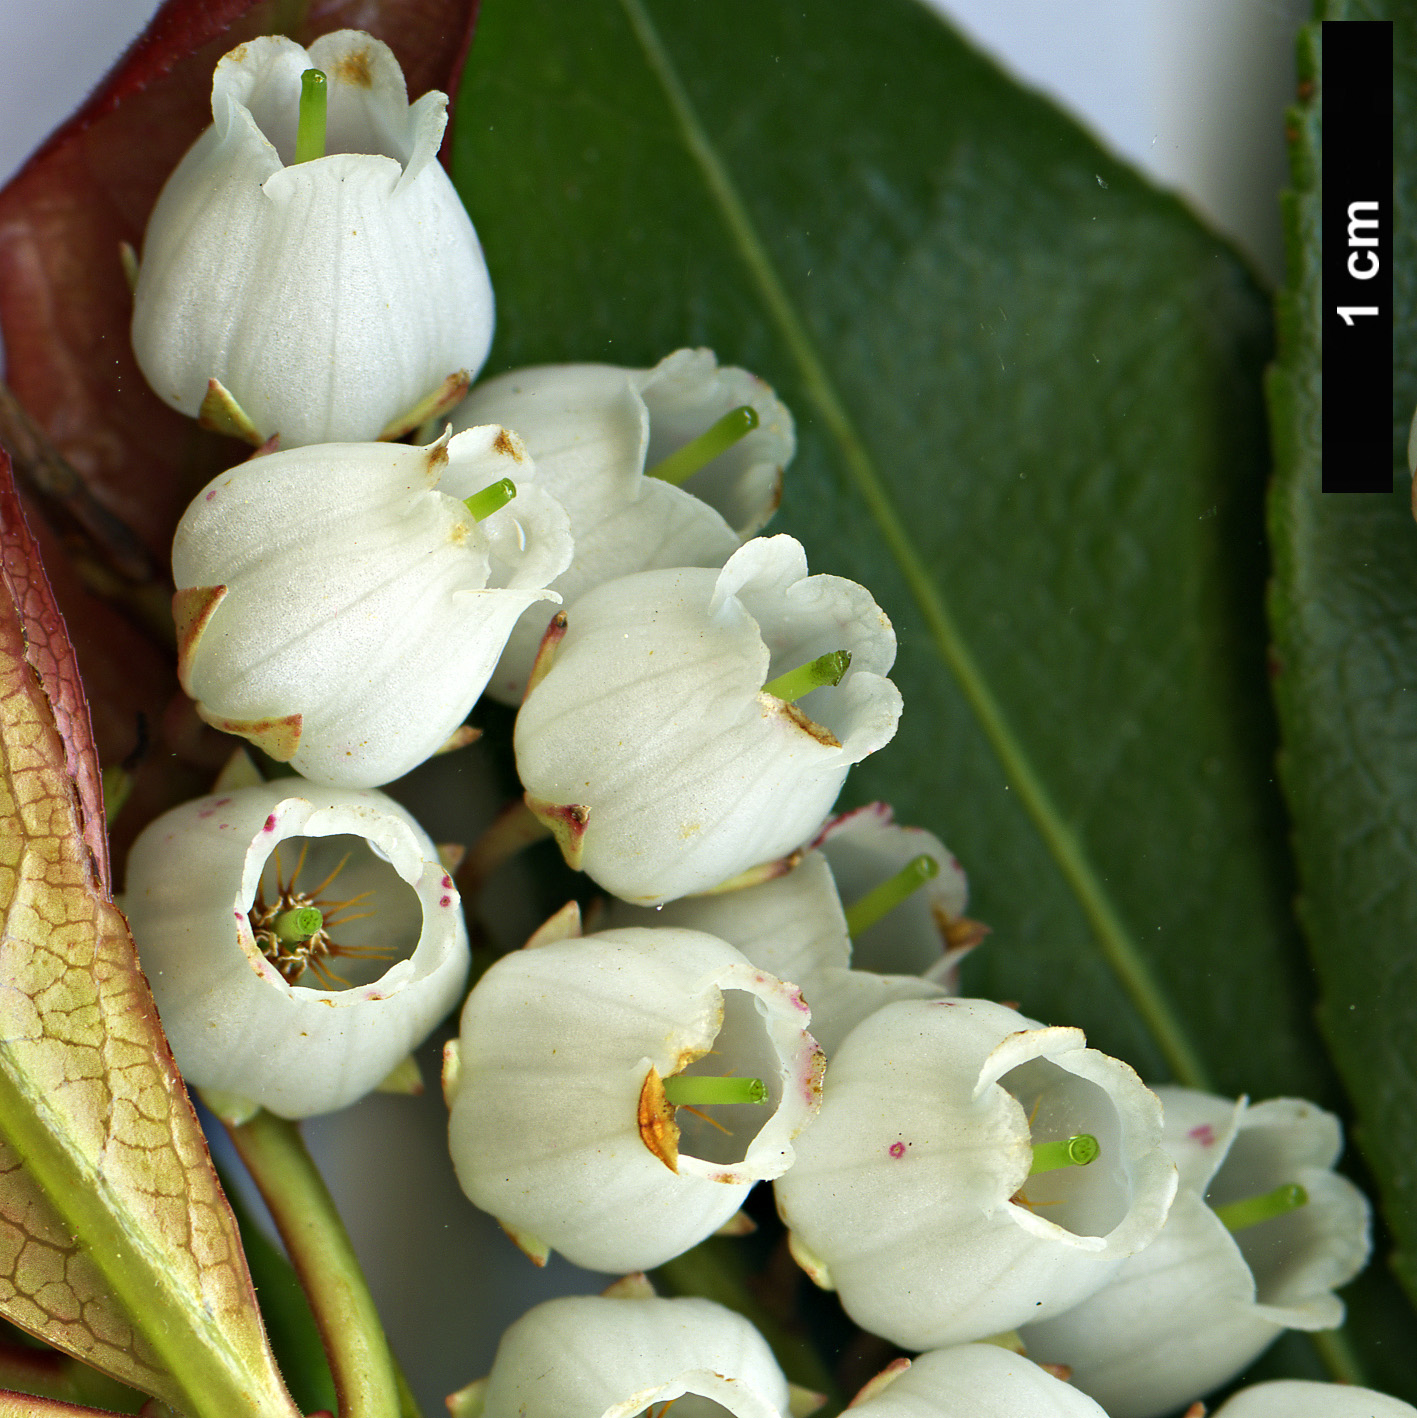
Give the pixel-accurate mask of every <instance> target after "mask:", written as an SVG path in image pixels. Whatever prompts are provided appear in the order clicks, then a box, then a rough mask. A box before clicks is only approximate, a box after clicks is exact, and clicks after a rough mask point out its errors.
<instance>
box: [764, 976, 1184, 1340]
mask: <svg viewBox="0 0 1417 1418" xmlns="http://www.w3.org/2000/svg"><path fill="white" fill-rule="evenodd" d="M1085 1044H1086V1040H1085V1039H1084V1037H1083V1034H1082V1031H1081V1030H1079V1029H1049V1028H1045V1027H1043V1026H1042V1025H1039V1024H1037V1023H1035V1022H1034V1021H1032V1020H1029V1019H1025V1018H1024V1017H1023V1016H1022V1015H1020V1014H1018V1013H1017V1012H1016V1011H1014V1010H1012V1009H1007V1008H1005V1007H1004V1006H1003V1005H997V1004H991V1003H989V1002H988V1001H985V1000H950V999H945V1000H934V1001H911V1002H904V1003H896V1004H889V1005H887V1006H886V1007H885V1008H883V1009H880V1010H878V1011H877V1012H876V1013H874V1014H872V1015H871V1016H870V1017H869V1018H867V1019H866V1020H865V1022H864V1023H862V1024H860V1025H858V1026H857V1027H856V1029H855V1030H853V1031H852V1033H851V1034H850V1035H848V1036H847V1038H846V1041H845V1042H844V1043H843V1044H842V1045H841V1046H840V1048H839V1049H838V1050H837V1052H836V1053H835V1054H834V1055H833V1056H832V1061H831V1068H830V1070H829V1071H828V1075H827V1081H826V1085H825V1090H824V1094H823V1100H822V1111H821V1115H820V1116H819V1117H818V1119H817V1121H816V1123H815V1124H814V1125H813V1127H812V1128H811V1130H810V1131H809V1132H807V1133H806V1134H805V1135H804V1136H803V1138H802V1140H801V1142H800V1143H799V1144H798V1149H797V1151H798V1156H797V1162H796V1164H795V1165H794V1166H793V1168H792V1170H791V1171H790V1172H788V1173H787V1174H786V1175H785V1176H784V1177H782V1178H780V1179H779V1181H778V1183H777V1197H778V1207H779V1210H780V1211H781V1212H782V1216H783V1219H784V1221H785V1222H786V1223H787V1225H788V1227H789V1229H790V1230H791V1232H792V1244H793V1249H794V1253H795V1254H796V1255H797V1257H798V1259H799V1261H801V1262H802V1263H803V1265H804V1267H805V1268H807V1269H808V1270H809V1273H810V1274H812V1275H813V1278H814V1279H816V1280H817V1281H818V1283H819V1284H820V1283H826V1284H828V1285H834V1286H835V1288H836V1289H837V1290H838V1291H839V1293H840V1296H841V1302H842V1305H843V1306H844V1307H845V1309H846V1312H847V1313H848V1314H849V1315H850V1316H851V1317H852V1318H853V1319H854V1320H855V1321H856V1322H857V1323H858V1324H860V1325H862V1326H863V1327H864V1328H866V1329H869V1330H870V1331H871V1332H872V1333H874V1334H879V1335H883V1336H885V1337H886V1338H888V1339H890V1340H892V1341H893V1342H895V1343H896V1344H899V1345H901V1346H902V1347H904V1348H907V1349H929V1348H935V1347H938V1346H941V1345H945V1344H956V1343H964V1342H968V1341H969V1340H973V1339H981V1338H984V1337H985V1336H988V1335H992V1334H998V1333H1001V1332H1003V1331H1005V1330H1009V1329H1013V1328H1015V1327H1016V1326H1017V1325H1019V1324H1021V1323H1022V1322H1023V1321H1024V1320H1026V1319H1029V1318H1031V1317H1033V1316H1035V1315H1039V1314H1044V1315H1047V1314H1056V1313H1058V1312H1059V1311H1061V1310H1063V1309H1066V1308H1067V1307H1068V1306H1069V1305H1073V1304H1076V1303H1077V1302H1078V1301H1079V1300H1080V1299H1082V1298H1083V1297H1084V1296H1086V1295H1088V1294H1090V1293H1092V1292H1093V1291H1094V1290H1096V1289H1097V1288H1099V1287H1100V1286H1101V1285H1103V1284H1104V1283H1105V1282H1106V1280H1107V1279H1108V1277H1109V1276H1110V1275H1111V1274H1113V1273H1114V1272H1115V1270H1116V1269H1117V1267H1118V1265H1120V1263H1121V1261H1122V1260H1123V1259H1124V1258H1125V1257H1126V1256H1128V1255H1130V1254H1132V1253H1134V1252H1135V1251H1137V1250H1139V1249H1140V1248H1141V1247H1142V1246H1144V1245H1146V1244H1147V1242H1148V1241H1150V1240H1151V1239H1152V1237H1153V1236H1155V1235H1156V1233H1157V1232H1158V1231H1159V1230H1160V1229H1161V1225H1162V1222H1163V1221H1164V1219H1165V1216H1166V1210H1167V1208H1168V1206H1169V1205H1170V1203H1171V1198H1172V1195H1173V1194H1174V1192H1175V1188H1176V1169H1175V1167H1174V1166H1172V1164H1171V1163H1170V1161H1169V1160H1168V1159H1167V1157H1166V1155H1165V1153H1164V1152H1163V1151H1162V1150H1161V1146H1160V1137H1161V1109H1160V1106H1159V1104H1158V1103H1157V1100H1156V1097H1155V1095H1154V1094H1152V1093H1151V1092H1149V1091H1148V1090H1147V1089H1146V1088H1145V1087H1143V1085H1142V1083H1141V1081H1140V1080H1139V1079H1138V1078H1137V1076H1136V1074H1134V1073H1133V1072H1132V1070H1131V1069H1130V1068H1128V1067H1127V1065H1126V1064H1124V1063H1121V1062H1119V1061H1118V1060H1116V1059H1112V1058H1108V1057H1107V1056H1106V1055H1105V1054H1100V1053H1098V1052H1097V1051H1096V1050H1094V1049H1088V1048H1086V1047H1084V1046H1085ZM1084 1137H1086V1138H1087V1139H1088V1140H1089V1141H1090V1142H1091V1144H1092V1148H1091V1150H1092V1152H1093V1154H1094V1156H1095V1160H1092V1161H1091V1162H1090V1163H1089V1164H1088V1165H1070V1166H1063V1165H1055V1164H1056V1163H1057V1162H1059V1161H1060V1160H1064V1159H1058V1158H1054V1157H1053V1156H1052V1155H1051V1154H1052V1152H1054V1151H1057V1150H1058V1149H1059V1148H1060V1147H1061V1148H1063V1149H1065V1150H1068V1151H1070V1152H1071V1151H1072V1148H1073V1145H1074V1143H1075V1142H1077V1141H1080V1140H1081V1139H1082V1138H1084ZM1082 1155H1085V1154H1081V1155H1077V1154H1075V1155H1073V1156H1071V1157H1070V1158H1069V1159H1066V1160H1072V1161H1080V1160H1082Z"/></svg>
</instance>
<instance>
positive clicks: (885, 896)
mask: <svg viewBox="0 0 1417 1418" xmlns="http://www.w3.org/2000/svg"><path fill="white" fill-rule="evenodd" d="M939 874H940V864H939V862H937V861H936V860H935V859H934V857H931V856H927V855H926V854H925V853H924V852H922V853H921V854H920V855H919V856H918V857H912V858H911V859H910V861H908V862H906V864H905V865H904V866H903V867H901V869H900V870H899V871H898V872H896V874H895V875H894V876H892V877H888V878H887V879H886V880H885V881H883V882H882V883H881V884H880V885H879V886H876V887H873V888H872V889H871V890H870V891H868V892H867V893H866V894H865V895H864V896H863V897H862V898H861V899H860V900H859V901H855V902H853V903H852V904H851V905H850V906H848V907H847V908H846V933H847V935H849V936H851V937H852V939H853V940H854V939H855V938H856V937H857V936H859V935H860V934H861V933H862V932H863V931H867V930H870V928H871V927H872V926H874V925H875V924H876V922H877V921H879V920H880V919H881V917H882V916H884V915H885V914H886V913H887V912H888V911H894V910H895V908H896V907H897V906H899V905H900V903H901V902H902V901H904V900H905V898H906V897H907V896H913V895H914V894H915V893H916V892H917V891H919V890H920V888H921V887H922V886H924V885H925V883H926V882H927V881H929V880H931V879H932V878H933V877H937V876H939Z"/></svg>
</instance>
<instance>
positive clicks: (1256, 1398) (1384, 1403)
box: [1212, 1379, 1417, 1418]
mask: <svg viewBox="0 0 1417 1418" xmlns="http://www.w3.org/2000/svg"><path fill="white" fill-rule="evenodd" d="M1212 1418H1417V1408H1414V1407H1413V1406H1412V1405H1411V1404H1410V1403H1404V1402H1403V1401H1402V1400H1401V1399H1400V1398H1393V1397H1392V1395H1391V1394H1386V1393H1378V1392H1377V1390H1376V1389H1371V1388H1359V1387H1357V1386H1356V1385H1354V1384H1321V1383H1314V1382H1312V1381H1311V1380H1308V1379H1272V1380H1270V1382H1269V1383H1264V1384H1252V1385H1251V1386H1250V1387H1249V1388H1242V1389H1241V1390H1240V1391H1239V1393H1235V1394H1231V1396H1230V1397H1229V1398H1228V1399H1226V1400H1225V1402H1224V1403H1222V1404H1221V1405H1220V1407H1219V1408H1217V1409H1216V1410H1215V1412H1214V1414H1213V1415H1212Z"/></svg>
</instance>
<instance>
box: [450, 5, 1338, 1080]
mask: <svg viewBox="0 0 1417 1418" xmlns="http://www.w3.org/2000/svg"><path fill="white" fill-rule="evenodd" d="M1276 121H1278V120H1276ZM454 172H455V178H456V180H457V181H458V183H459V185H460V188H461V190H462V192H463V194H464V196H465V198H466V200H467V203H468V206H469V208H470V210H471V212H472V214H473V218H474V220H475V222H476V223H477V226H478V230H479V233H480V234H481V236H482V238H483V241H484V244H485V247H486V251H487V257H488V261H489V265H490V267H491V270H492V275H493V280H494V284H495V286H496V290H497V298H498V303H499V333H498V341H497V345H496V348H495V350H494V354H493V359H492V364H491V366H490V369H491V370H492V371H494V372H495V371H496V370H499V369H503V368H508V367H513V366H516V365H522V364H530V363H538V362H546V361H557V360H608V361H611V362H617V363H625V364H632V365H648V364H651V363H653V362H654V361H655V360H656V359H658V358H659V357H660V356H661V355H663V354H665V353H667V352H668V351H670V350H672V349H674V348H676V347H678V346H681V345H686V344H706V345H710V346H712V347H714V348H715V349H716V350H717V352H718V354H719V356H720V358H721V359H722V360H724V361H726V362H732V363H736V364H742V365H746V366H747V367H749V368H751V369H753V370H755V371H757V372H758V373H760V374H762V375H763V376H764V377H766V378H767V379H768V380H769V381H770V382H771V383H773V384H774V385H775V386H776V387H777V388H778V390H779V392H780V393H781V394H782V395H783V397H784V398H785V399H786V400H787V401H788V403H789V404H790V405H791V407H792V409H793V411H794V413H795V415H796V417H797V419H798V428H799V436H800V451H799V455H798V458H797V461H796V462H795V463H794V465H793V466H792V467H791V468H790V469H789V471H788V477H787V486H786V495H785V498H784V502H783V507H782V511H781V513H780V515H779V517H778V518H777V519H776V521H775V522H774V523H773V524H772V525H771V527H770V528H769V530H770V531H786V532H790V533H792V534H794V535H795V536H797V537H799V538H800V539H801V540H802V541H803V542H804V543H805V545H806V548H807V552H808V556H809V560H810V562H811V566H812V569H813V571H826V572H832V573H836V574H839V575H846V576H850V577H853V578H855V579H858V580H860V581H862V582H864V583H865V584H867V585H868V586H869V587H870V588H871V590H872V591H873V593H874V594H875V596H876V598H877V600H878V601H879V602H880V603H881V604H882V605H883V606H884V607H885V608H886V610H887V611H888V613H889V614H890V615H891V617H892V619H893V620H894V622H895V625H896V628H897V631H898V633H899V636H900V656H899V659H898V661H897V665H896V671H895V676H894V677H895V678H896V680H897V682H898V683H899V684H900V685H901V687H902V690H903V692H904V695H905V705H906V708H905V716H904V719H903V721H902V725H901V731H900V733H899V735H898V737H897V738H896V740H895V742H894V743H893V744H891V745H890V746H889V747H888V748H887V749H885V750H884V751H883V752H881V753H880V754H878V755H876V756H875V757H874V758H872V759H870V760H868V761H867V762H866V763H865V764H864V765H862V766H861V767H860V768H858V769H857V770H855V772H854V773H853V776H852V779H851V780H850V781H849V783H848V788H847V794H848V798H849V799H850V800H854V801H863V800H867V799H869V798H873V797H881V798H886V799H888V800H890V801H891V802H892V803H893V804H894V805H895V807H896V810H897V814H898V816H899V817H900V818H901V819H902V820H905V821H908V822H918V823H921V824H923V825H925V826H928V827H930V828H932V829H933V830H935V831H937V832H938V833H939V834H940V835H941V836H942V837H943V838H944V840H945V841H946V842H948V843H949V844H950V845H951V847H952V848H953V849H954V850H955V852H956V853H957V854H958V855H959V857H960V860H961V861H962V862H963V864H964V865H965V867H966V869H967V870H968V872H969V873H970V877H971V882H972V888H973V899H972V902H971V908H970V913H971V915H975V916H978V917H980V918H982V919H983V920H985V921H986V922H988V923H989V924H990V925H991V926H992V927H993V928H994V933H993V935H992V937H991V938H990V940H989V941H988V943H987V944H986V945H985V946H984V947H983V948H982V949H981V950H979V951H978V952H977V953H976V955H975V957H974V958H973V960H972V961H971V962H970V964H969V966H968V967H967V975H966V982H965V983H966V988H967V989H969V990H970V991H972V992H977V993H982V994H989V995H992V996H994V997H997V998H1004V999H1014V1000H1018V1001H1019V1002H1020V1004H1021V1006H1022V1008H1023V1009H1024V1011H1025V1012H1027V1013H1030V1014H1032V1015H1034V1016H1037V1017H1040V1018H1043V1019H1046V1020H1049V1021H1051V1022H1057V1023H1075V1024H1080V1025H1083V1026H1084V1027H1085V1028H1086V1029H1087V1031H1088V1033H1089V1036H1090V1038H1091V1040H1092V1042H1094V1043H1095V1044H1096V1045H1097V1046H1099V1047H1101V1048H1104V1049H1106V1050H1108V1051H1110V1052H1113V1053H1117V1054H1120V1055H1121V1056H1122V1057H1124V1058H1127V1059H1128V1060H1130V1061H1131V1062H1133V1063H1134V1064H1135V1066H1136V1067H1137V1068H1138V1069H1139V1070H1140V1071H1141V1072H1142V1074H1143V1075H1144V1076H1145V1077H1147V1078H1149V1079H1152V1080H1159V1079H1161V1078H1165V1077H1168V1076H1169V1077H1181V1078H1184V1079H1186V1080H1188V1081H1192V1082H1196V1081H1201V1080H1202V1079H1204V1080H1207V1081H1210V1082H1213V1083H1214V1084H1215V1085H1216V1086H1218V1087H1221V1088H1224V1089H1225V1090H1228V1091H1234V1092H1239V1091H1241V1090H1245V1091H1248V1092H1250V1093H1251V1094H1252V1095H1253V1096H1256V1097H1264V1096H1267V1095H1270V1094H1274V1093H1279V1092H1286V1093H1296V1092H1297V1093H1304V1094H1308V1095H1309V1096H1313V1097H1318V1098H1321V1099H1325V1100H1327V1101H1330V1102H1331V1101H1332V1100H1333V1096H1334V1095H1333V1090H1332V1082H1331V1079H1330V1076H1329V1074H1328V1072H1327V1068H1326V1064H1325V1062H1324V1060H1323V1055H1322V1050H1321V1048H1320V1046H1319V1044H1318V1040H1317V1036H1316V1034H1315V1033H1314V1031H1313V1029H1312V1026H1311V1023H1310V1010H1311V1007H1312V982H1311V977H1310V970H1309V966H1308V963H1307V961H1306V959H1305V956H1304V954H1303V951H1302V946H1301V944H1300V941H1299V938H1298V933H1297V929H1296V927H1295V924H1294V921H1293V913H1292V909H1291V899H1292V895H1293V891H1294V883H1293V880H1292V875H1291V866H1290V857H1289V853H1288V849H1287V841H1286V829H1285V825H1284V817H1283V809H1282V805H1281V802H1280V799H1279V795H1278V790H1277V788H1276V786H1275V785H1274V783H1273V767H1272V763H1273V754H1274V747H1275V743H1274V724H1273V719H1272V710H1271V707H1270V700H1269V694H1268V689H1267V684H1266V670H1265V659H1264V655H1265V629H1264V624H1263V614H1262V592H1263V584H1264V576H1265V551H1264V547H1263V535H1264V531H1263V518H1262V500H1263V489H1264V482H1265V478H1266V475H1267V469H1268V459H1267V446H1266V432H1265V414H1264V406H1263V399H1262V392H1261V373H1262V369H1263V366H1264V364H1265V361H1266V360H1267V359H1268V358H1269V355H1270V348H1271V329H1272V325H1271V317H1270V313H1269V310H1268V306H1267V302H1266V300H1265V298H1264V296H1263V294H1262V293H1261V292H1260V291H1259V290H1258V289H1257V287H1256V286H1255V284H1254V283H1253V281H1252V280H1251V278H1250V276H1249V275H1248V274H1247V272H1246V270H1245V268H1244V267H1243V265H1242V263H1241V262H1240V261H1239V260H1238V259H1237V258H1236V257H1235V255H1234V253H1233V252H1232V251H1230V250H1229V249H1228V248H1227V247H1226V246H1224V245H1223V244H1222V243H1220V242H1219V241H1218V240H1217V239H1216V238H1214V237H1213V236H1212V235H1210V234H1208V233H1207V232H1206V231H1205V230H1203V229H1202V228H1201V227H1200V226H1199V225H1198V224H1197V223H1196V221H1195V220H1194V218H1192V217H1191V216H1190V215H1189V214H1188V213H1187V212H1186V211H1185V210H1184V209H1183V208H1182V207H1181V206H1180V205H1179V204H1178V203H1177V202H1175V201H1174V200H1172V199H1170V198H1169V197H1166V196H1164V195H1162V194H1159V193H1157V192H1156V191H1155V190H1153V189H1151V188H1150V187H1148V186H1147V185H1146V184H1144V183H1143V182H1142V181H1141V180H1140V179H1139V178H1138V177H1137V176H1136V175H1135V174H1134V173H1132V172H1131V171H1130V170H1129V169H1127V168H1126V167H1125V166H1123V165H1121V164H1120V163H1118V162H1117V161H1115V160H1114V159H1112V158H1110V157H1109V156H1107V155H1106V154H1105V153H1104V152H1103V151H1102V150H1100V149H1099V148H1098V147H1097V146H1096V145H1095V144H1094V143H1093V142H1092V141H1091V140H1090V139H1089V138H1088V137H1087V136H1086V135H1085V134H1084V133H1083V132H1082V131H1081V130H1080V129H1078V128H1077V126H1076V125H1075V124H1073V123H1072V122H1070V121H1069V120H1067V119H1065V118H1064V117H1063V116H1061V115H1060V114H1059V113H1058V112H1057V111H1056V110H1055V109H1053V108H1052V107H1050V106H1049V105H1047V104H1046V103H1044V102H1042V101H1041V100H1037V99H1034V98H1032V97H1031V96H1028V95H1025V94H1022V93H1021V92H1020V91H1019V90H1018V89H1017V87H1016V86H1015V85H1013V84H1012V83H1011V82H1009V81H1008V80H1007V79H1005V78H1004V77H1003V76H1002V75H1001V74H1000V73H999V72H998V71H997V70H996V69H994V68H993V67H992V66H991V65H990V64H989V63H987V62H986V61H984V60H982V59H981V58H980V57H979V56H978V55H976V54H975V53H973V52H972V51H971V50H969V49H968V48H967V47H966V46H965V45H963V44H962V43H961V42H960V41H959V40H958V39H957V38H956V37H955V36H954V35H953V34H952V33H951V32H950V31H949V30H947V29H946V28H945V27H944V26H943V25H942V24H941V23H939V22H938V21H937V20H936V19H935V18H933V17H932V16H931V15H930V14H928V13H927V12H926V11H924V10H923V9H920V8H918V7H917V6H915V5H914V4H911V3H909V0H879V3H876V4H872V5H869V6H861V5H853V4H848V3H844V0H811V3H807V4H799V5H792V6H786V5H767V6H765V5H760V4H755V3H750V0H721V3H715V4H713V5H683V4H671V3H667V0H644V3H643V4H641V0H586V3H584V4H581V5H578V6H577V7H576V13H575V21H574V23H567V14H566V10H565V7H564V6H561V5H557V4H554V3H552V2H551V0H485V3H484V4H483V6H482V11H481V17H480V22H479V31H478V35H477V41H476V43H475V45H474V46H473V52H472V56H471V59H470V63H469V68H468V70H467V72H466V77H465V81H464V86H463V90H462V95H461V106H460V120H459V126H458V130H457V133H456V136H455V146H454Z"/></svg>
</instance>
